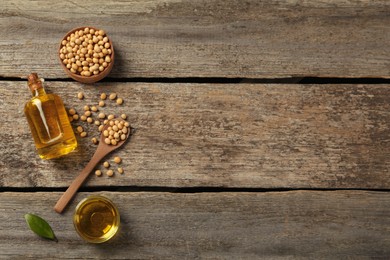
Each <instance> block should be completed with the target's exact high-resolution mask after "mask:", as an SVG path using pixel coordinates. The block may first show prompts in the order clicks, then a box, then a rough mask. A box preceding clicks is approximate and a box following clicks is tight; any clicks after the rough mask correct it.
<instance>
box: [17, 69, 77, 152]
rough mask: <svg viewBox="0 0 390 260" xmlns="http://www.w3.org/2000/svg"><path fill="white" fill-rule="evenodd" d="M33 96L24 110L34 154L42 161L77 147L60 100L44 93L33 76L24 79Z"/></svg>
mask: <svg viewBox="0 0 390 260" xmlns="http://www.w3.org/2000/svg"><path fill="white" fill-rule="evenodd" d="M28 86H29V88H30V90H31V93H32V95H33V97H32V98H31V100H30V101H29V102H27V104H26V105H25V107H24V114H25V115H26V118H27V121H28V124H29V126H30V130H31V133H32V136H33V138H34V142H35V146H36V148H37V151H38V154H39V156H40V157H41V158H42V159H52V158H56V157H60V156H62V155H65V154H67V153H69V152H71V151H73V150H74V149H75V148H76V147H77V140H76V137H75V135H74V132H73V129H72V126H71V124H70V122H69V117H68V115H67V113H66V110H65V107H64V104H63V102H62V100H61V98H60V97H59V96H57V95H55V94H46V92H45V89H44V88H43V85H42V81H41V80H40V79H39V78H38V75H37V74H36V73H32V74H30V75H29V76H28Z"/></svg>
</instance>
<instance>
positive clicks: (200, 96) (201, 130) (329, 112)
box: [0, 81, 390, 189]
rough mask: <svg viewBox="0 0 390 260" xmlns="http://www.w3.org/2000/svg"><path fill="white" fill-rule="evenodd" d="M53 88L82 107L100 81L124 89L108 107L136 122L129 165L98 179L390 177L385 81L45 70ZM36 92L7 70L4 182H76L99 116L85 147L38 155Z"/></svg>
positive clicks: (289, 181)
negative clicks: (33, 114)
mask: <svg viewBox="0 0 390 260" xmlns="http://www.w3.org/2000/svg"><path fill="white" fill-rule="evenodd" d="M47 90H48V91H49V92H54V93H58V94H59V95H60V96H61V97H62V98H63V99H64V102H65V103H66V105H67V107H68V108H71V107H73V108H75V109H76V110H77V111H82V110H83V107H84V105H85V104H90V105H92V104H96V103H97V102H98V100H99V96H100V93H101V92H103V91H104V92H107V93H110V92H117V93H118V94H119V96H121V97H122V98H123V99H124V100H125V102H124V104H123V105H122V106H118V105H116V104H115V103H113V102H107V106H106V107H104V108H103V109H101V111H103V112H105V113H106V114H111V113H113V114H117V115H119V114H122V113H126V114H127V115H128V118H129V121H130V122H131V124H132V125H133V127H134V128H136V129H137V130H136V133H135V134H134V135H133V137H132V139H131V140H130V141H129V142H128V143H127V144H126V145H125V147H124V148H123V149H121V150H119V151H117V152H116V153H114V154H113V155H112V156H114V155H119V156H121V157H122V158H123V164H122V166H123V167H124V169H125V174H124V175H123V176H120V175H116V177H115V178H108V177H106V176H105V177H101V178H97V177H95V176H93V177H92V178H91V179H90V180H89V182H88V185H90V186H106V185H110V186H165V187H199V186H210V187H247V188H280V187H281V188H369V189H388V188H390V162H389V160H388V158H390V146H389V140H390V129H389V124H388V123H389V122H390V114H389V111H390V88H389V86H388V85H295V84H292V85H284V84H273V85H272V84H271V85H263V84H221V85H218V84H155V83H150V84H149V83H102V84H100V85H96V86H85V85H82V84H78V83H74V82H47ZM80 91H83V92H84V93H85V96H86V99H85V100H83V101H80V100H78V99H77V97H76V94H77V93H78V92H80ZM15 98H17V99H18V100H19V101H20V102H15ZM28 98H29V91H28V90H27V87H26V85H25V82H11V81H4V82H2V84H1V87H0V100H1V102H0V110H1V111H3V112H2V124H0V168H1V169H2V171H0V184H1V186H2V187H67V186H68V185H69V184H70V183H71V181H72V180H73V179H74V177H75V176H76V175H77V174H78V173H79V172H80V171H81V170H82V168H83V167H84V166H85V165H86V163H87V161H88V160H89V159H90V158H91V156H92V154H93V152H94V149H95V146H94V145H93V144H92V143H91V141H90V138H91V137H92V136H97V134H98V131H97V129H96V126H88V125H87V124H82V125H83V126H84V127H86V128H87V131H88V133H89V137H88V138H85V139H81V138H79V140H80V145H79V149H78V151H76V152H74V153H72V154H70V155H69V156H66V157H64V158H62V159H58V160H54V161H43V160H40V159H39V157H38V156H37V154H36V152H35V150H34V144H33V141H32V137H31V135H30V132H29V129H28V127H27V123H26V119H25V118H24V115H23V106H24V105H23V103H24V101H25V100H27V99H28ZM73 124H74V127H76V126H77V125H79V124H81V123H80V122H73ZM112 156H111V157H108V158H107V160H109V161H111V160H112V158H113V157H112Z"/></svg>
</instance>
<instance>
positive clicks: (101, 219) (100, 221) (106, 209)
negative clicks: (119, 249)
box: [73, 195, 120, 243]
mask: <svg viewBox="0 0 390 260" xmlns="http://www.w3.org/2000/svg"><path fill="white" fill-rule="evenodd" d="M73 224H74V227H75V229H76V231H77V233H78V234H79V236H80V237H81V238H83V239H84V240H85V241H87V242H90V243H103V242H106V241H108V240H110V239H111V238H113V237H114V236H115V234H116V233H117V231H118V230H119V225H120V216H119V211H118V209H117V207H116V206H115V205H114V203H112V201H111V200H109V199H107V198H106V197H103V196H98V195H93V196H89V197H87V198H85V199H83V200H82V201H80V202H79V204H78V205H77V206H76V210H75V213H74V215H73Z"/></svg>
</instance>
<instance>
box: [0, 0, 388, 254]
mask: <svg viewBox="0 0 390 260" xmlns="http://www.w3.org/2000/svg"><path fill="white" fill-rule="evenodd" d="M0 20H1V23H0V28H1V29H0V50H1V51H0V77H1V78H0V109H1V111H2V113H1V116H2V118H1V124H0V167H1V171H0V258H4V259H47V258H49V259H62V258H64V259H65V258H66V259H69V258H101V259H129V258H131V259H133V258H134V259H145V258H146V259H148V258H167V259H193V258H212V259H225V258H230V259H256V258H289V259H290V258H313V259H318V258H328V259H338V258H348V259H356V258H375V259H389V258H390V129H389V122H390V80H389V78H390V58H389V57H390V56H389V54H390V44H389V43H390V2H389V1H388V0H376V1H369V0H361V1H347V0H346V1H339V0H323V1H319V0H318V1H292V0H284V1H283V0H274V1H267V0H246V1H231V0H204V1H201V0H191V1H190V0H186V1H176V0H175V1H174V0H156V1H142V0H141V1H129V2H125V1H123V2H122V1H120V2H119V1H118V2H115V3H110V1H100V0H95V1H93V2H92V1H91V2H89V3H84V2H83V1H49V0H39V1H10V0H5V1H3V2H2V7H1V12H0ZM84 25H90V26H95V27H98V28H103V29H104V30H105V31H106V32H107V33H108V35H109V36H110V37H111V39H112V40H113V42H114V46H115V50H116V61H115V65H114V68H113V70H112V73H111V74H110V75H109V78H106V79H105V80H104V81H102V82H100V83H98V84H93V85H85V84H80V83H78V82H75V81H73V80H70V79H69V78H67V77H66V74H65V72H64V71H63V70H62V69H61V67H60V65H59V61H58V59H57V54H56V51H57V46H58V44H59V41H60V39H61V38H62V36H63V35H64V34H65V33H66V32H67V31H69V30H70V29H71V28H74V27H79V26H84ZM31 72H37V73H38V74H39V75H40V76H42V77H44V78H45V79H46V82H45V84H46V89H47V91H48V92H51V93H57V94H59V95H60V96H61V97H62V98H63V100H64V102H65V105H66V107H67V108H75V109H76V110H78V111H82V108H83V105H85V104H90V105H92V104H95V103H96V102H97V100H98V99H99V95H100V93H102V92H106V93H111V92H116V93H118V94H119V95H120V96H121V97H122V98H123V99H124V100H125V102H124V104H123V105H122V106H117V105H115V104H114V103H112V104H108V105H107V106H106V107H105V108H104V109H102V110H103V111H105V112H106V113H113V114H117V115H118V114H121V113H126V114H127V115H128V119H129V121H130V122H131V124H132V126H133V127H134V128H136V132H135V134H134V135H133V136H132V138H131V140H130V141H129V142H128V143H126V145H125V147H124V148H123V149H120V150H119V151H117V152H115V153H114V154H112V155H110V156H108V157H107V158H106V160H108V161H110V162H111V161H112V159H113V156H116V155H117V156H120V157H122V158H123V163H122V166H123V168H124V169H125V173H124V174H123V175H120V174H116V175H115V176H114V177H111V178H109V177H107V176H102V177H97V176H95V175H92V176H91V177H90V178H89V179H88V181H87V183H86V184H85V185H84V186H83V188H82V189H81V190H80V192H79V193H78V194H77V196H76V197H75V199H74V200H73V201H72V203H71V204H70V206H69V208H68V209H67V210H66V212H65V213H64V214H61V215H60V214H57V213H55V212H54V211H53V206H54V204H55V203H56V201H57V199H58V198H59V197H60V196H61V194H62V193H63V192H64V191H65V189H66V188H67V187H68V186H69V184H70V183H71V182H72V180H73V179H74V178H75V176H77V174H78V173H79V172H80V171H81V170H82V169H83V167H84V166H85V165H86V163H87V162H88V161H89V159H90V158H91V156H92V154H93V152H94V149H95V148H96V146H94V145H93V144H92V143H91V140H90V139H91V137H93V136H97V134H98V132H97V130H96V127H95V126H92V125H87V124H82V123H81V122H79V121H74V122H72V124H73V126H74V127H76V126H78V125H83V126H84V127H86V128H87V129H88V133H89V136H88V138H79V137H78V141H79V147H78V149H77V151H75V152H73V153H71V154H70V155H67V156H65V157H63V158H60V159H56V160H50V161H44V160H41V159H39V157H38V155H37V153H36V151H35V149H34V144H33V140H32V137H31V134H30V131H29V129H28V127H27V122H26V119H25V117H24V114H23V107H24V103H25V102H26V101H27V100H28V99H29V98H30V93H29V90H28V88H27V85H26V77H27V75H28V74H29V73H31ZM78 92H83V93H84V94H85V96H86V98H85V99H84V100H82V101H80V100H78V99H77V93H78ZM98 168H102V167H101V166H99V167H98ZM91 194H101V195H104V196H106V197H108V198H110V199H112V200H113V201H114V202H115V204H116V205H117V207H118V208H119V211H120V213H121V220H122V227H121V230H120V232H119V234H118V236H117V237H115V239H114V240H112V241H111V242H109V243H106V244H101V245H93V244H88V243H86V242H83V241H82V240H81V238H79V236H78V235H77V233H76V232H75V230H74V228H73V223H72V215H73V211H74V209H75V207H76V205H77V203H78V202H79V201H80V200H82V199H83V198H85V197H87V196H88V195H91ZM28 212H30V213H34V214H37V215H40V216H42V217H43V218H45V219H46V220H47V221H48V222H49V223H50V224H51V226H52V227H53V229H54V232H55V233H56V235H57V237H58V240H59V242H58V243H55V242H52V241H49V240H45V239H41V238H39V237H37V236H36V235H35V234H33V233H32V232H31V231H30V230H29V229H28V227H27V225H26V223H25V220H24V218H23V215H24V214H25V213H28Z"/></svg>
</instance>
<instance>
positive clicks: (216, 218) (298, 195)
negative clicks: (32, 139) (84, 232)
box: [0, 191, 390, 259]
mask: <svg viewBox="0 0 390 260" xmlns="http://www.w3.org/2000/svg"><path fill="white" fill-rule="evenodd" d="M89 194H90V193H89ZM99 194H101V195H104V196H106V197H108V198H110V199H111V200H113V201H114V203H115V204H116V205H117V207H118V209H119V211H120V214H121V221H122V227H121V230H120V232H119V233H118V236H117V237H116V238H115V239H114V240H113V241H111V242H110V243H108V244H102V245H92V244H87V243H85V242H83V241H82V240H81V238H79V237H78V235H77V233H76V231H75V230H74V228H73V223H72V214H73V210H68V211H67V212H66V213H65V214H64V215H58V214H57V213H54V211H53V210H52V206H53V205H54V203H55V200H56V198H57V197H58V196H59V195H60V194H59V193H16V192H13V193H0V205H1V208H0V212H1V214H0V230H1V231H2V232H0V258H6V259H13V258H18V257H21V256H23V257H24V259H26V258H34V259H37V258H39V259H45V258H55V259H74V258H76V259H79V258H83V259H92V258H100V259H152V258H153V259H156V258H158V259H161V258H164V259H166V258H169V259H198V258H202V259H204V258H212V259H237V258H241V259H254V258H272V259H275V258H289V259H291V258H305V257H308V258H312V259H313V258H315V259H320V258H322V259H323V258H326V259H340V258H344V259H346V258H350V259H356V258H375V259H386V258H389V256H390V239H389V238H390V228H389V227H390V218H389V216H390V208H389V203H390V194H389V193H383V192H364V191H337V192H336V191H335V192H313V191H293V192H276V193H274V192H268V193H195V194H183V193H182V194H180V193H144V192H136V193H124V192H119V193H107V192H99ZM87 195H88V194H85V193H79V194H78V196H77V201H75V202H74V203H73V204H72V207H73V209H74V208H75V206H76V203H77V202H78V201H79V200H81V199H82V198H84V197H86V196H87ZM27 212H32V213H35V214H38V215H40V216H42V217H44V218H45V219H46V220H47V221H48V222H49V223H50V224H51V226H52V227H53V230H54V232H55V234H56V236H57V238H58V240H59V242H58V243H55V242H52V241H47V240H44V239H41V238H39V237H37V236H36V235H35V234H33V233H32V232H31V231H30V230H29V229H28V227H27V225H26V223H25V220H24V218H23V215H24V214H25V213H27ZM43 248H44V250H41V249H43Z"/></svg>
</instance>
